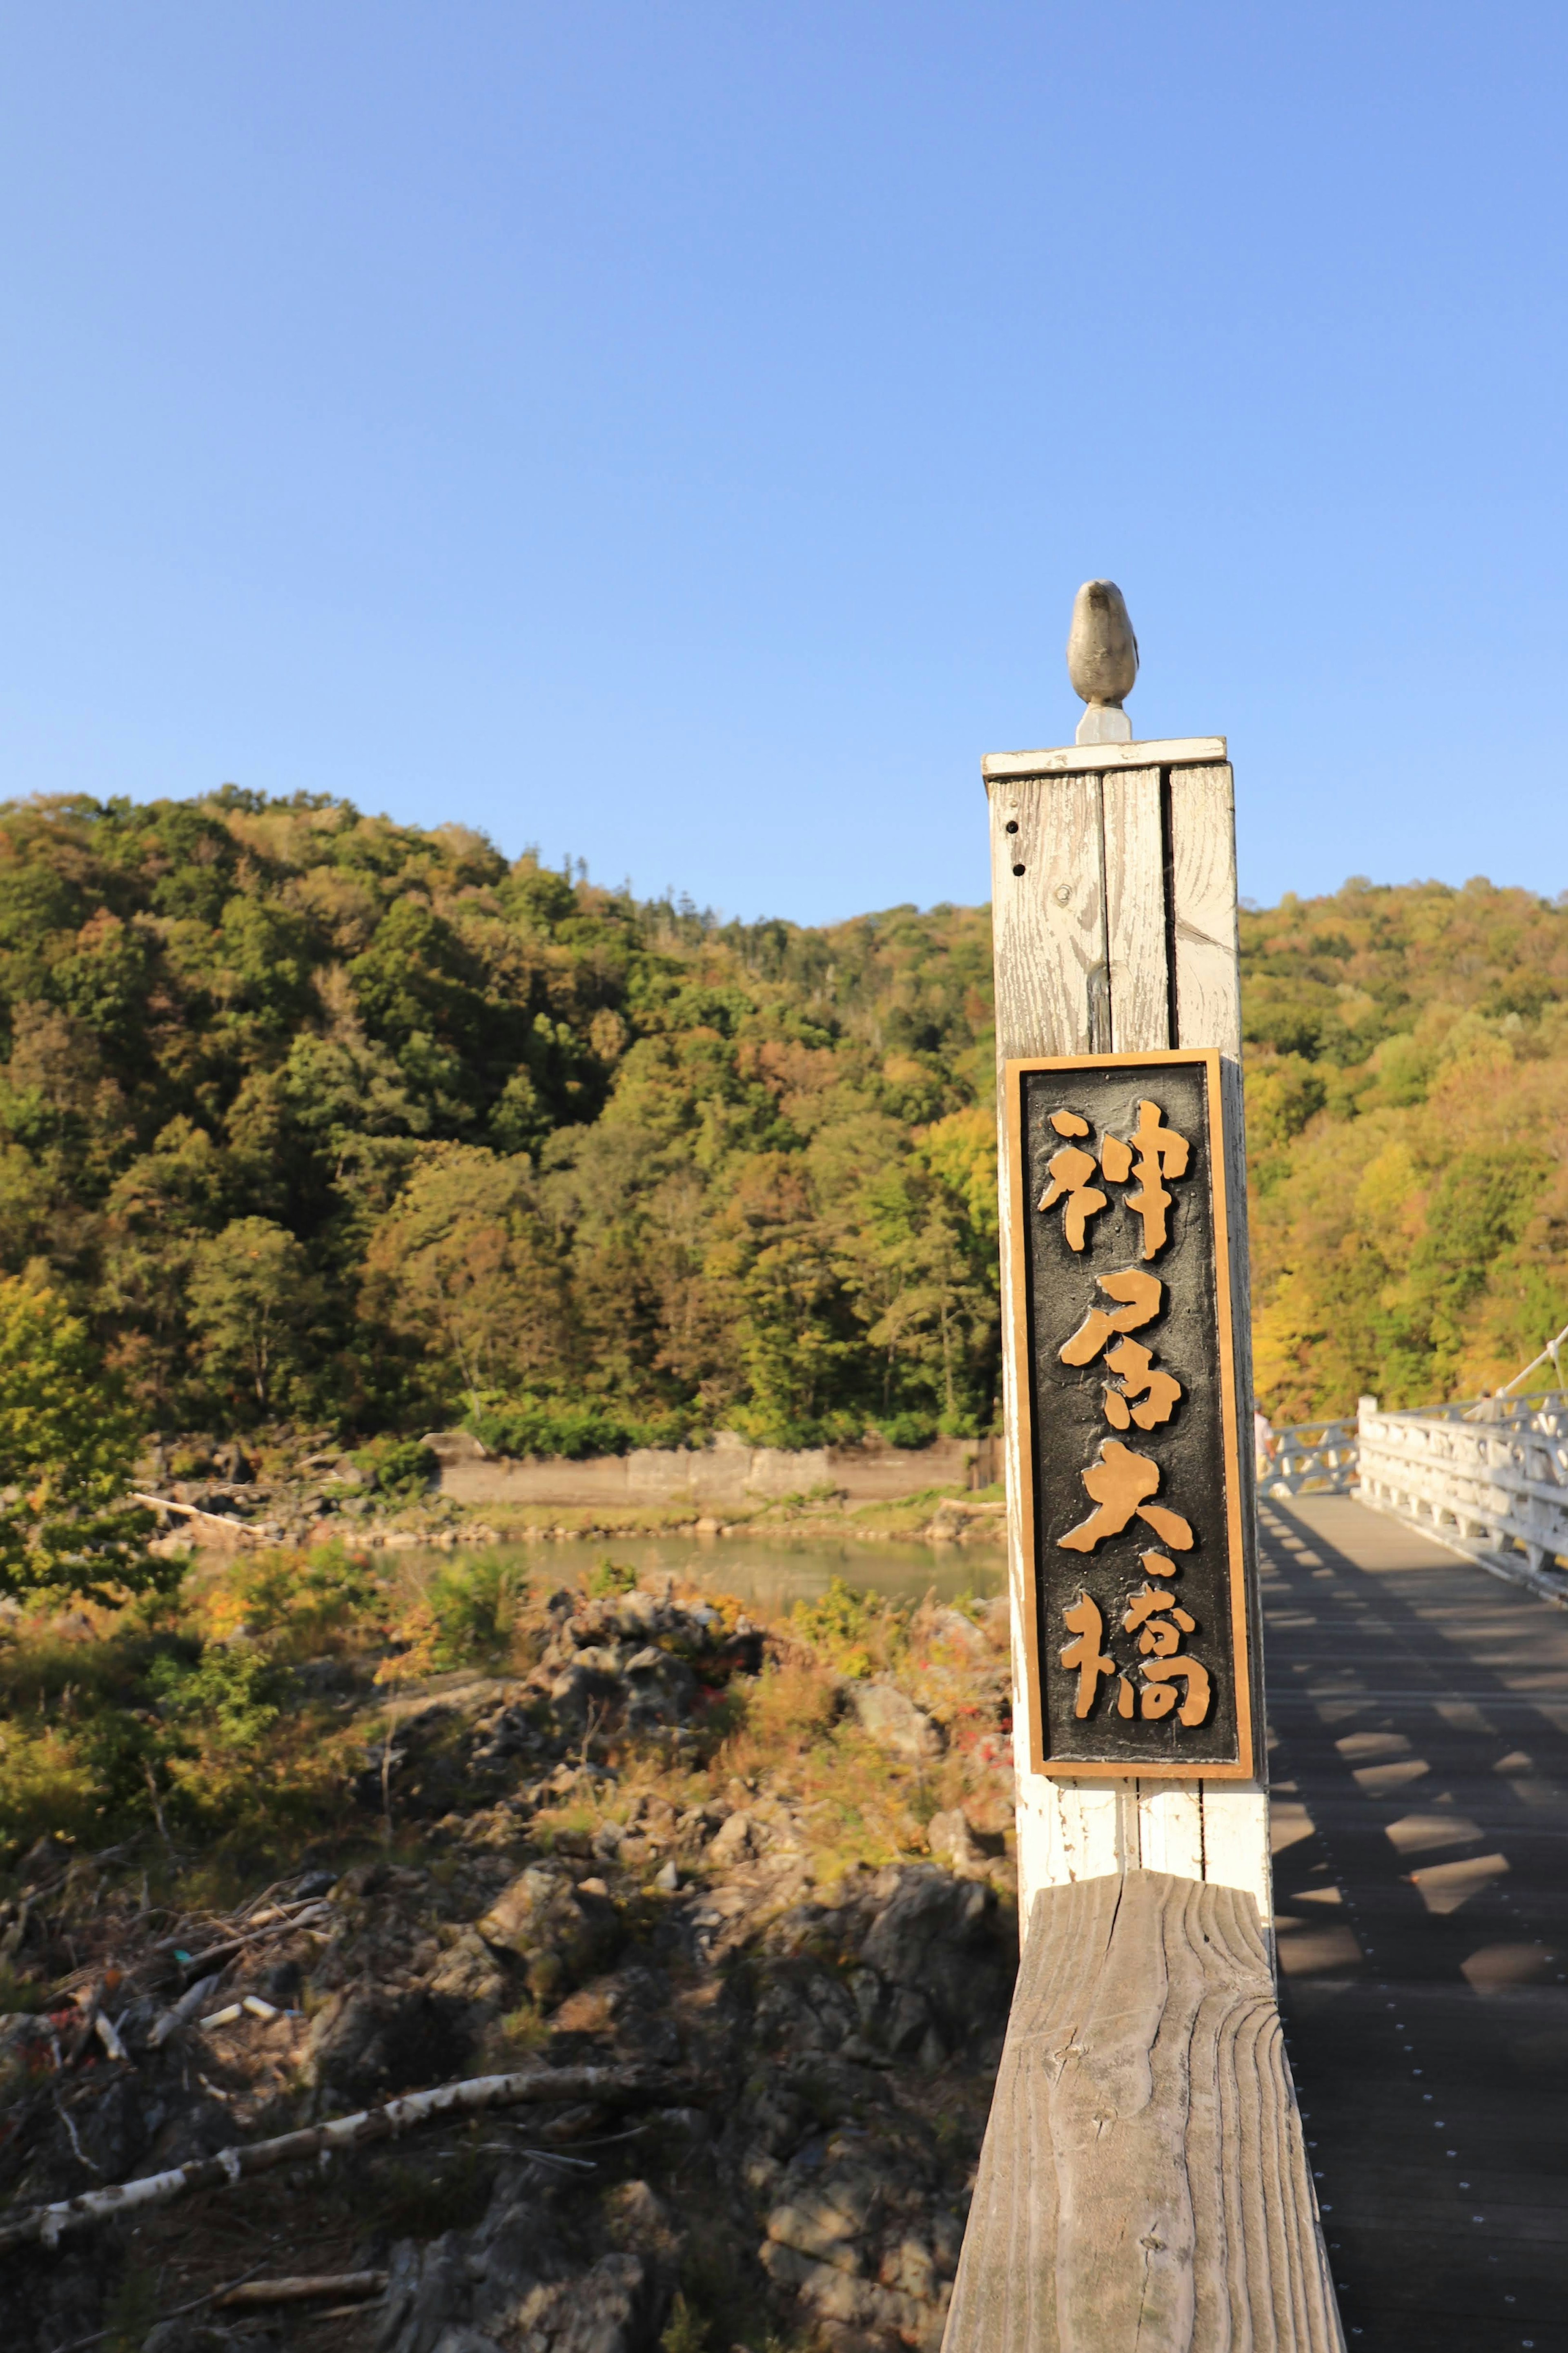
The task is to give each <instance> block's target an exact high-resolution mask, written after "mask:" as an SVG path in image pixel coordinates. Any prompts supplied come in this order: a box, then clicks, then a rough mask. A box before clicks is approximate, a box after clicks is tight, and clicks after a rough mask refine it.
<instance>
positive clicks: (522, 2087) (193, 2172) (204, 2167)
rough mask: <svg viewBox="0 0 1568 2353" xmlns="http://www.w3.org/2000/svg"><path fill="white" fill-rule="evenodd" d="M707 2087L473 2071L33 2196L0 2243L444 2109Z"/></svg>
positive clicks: (210, 2185) (49, 2232)
mask: <svg viewBox="0 0 1568 2353" xmlns="http://www.w3.org/2000/svg"><path fill="white" fill-rule="evenodd" d="M705 2093H706V2094H707V2095H708V2096H712V2092H711V2087H710V2086H708V2085H704V2084H701V2083H700V2082H699V2080H698V2079H697V2078H696V2077H694V2076H691V2075H678V2074H674V2073H668V2072H661V2071H659V2070H657V2069H638V2068H626V2067H531V2068H530V2069H529V2071H528V2073H527V2074H525V2075H470V2076H469V2077H468V2079H467V2080H466V2081H465V2082H463V2083H460V2084H438V2085H437V2087H436V2089H435V2090H434V2091H431V2092H410V2093H408V2094H405V2097H404V2098H402V2099H400V2100H387V2101H385V2102H384V2103H383V2105H381V2106H380V2107H375V2108H363V2109H361V2111H360V2112H359V2114H358V2115H357V2116H335V2117H333V2118H332V2120H331V2123H329V2124H324V2125H308V2126H304V2127H303V2128H302V2129H301V2130H300V2131H299V2132H291V2133H280V2134H279V2136H278V2137H277V2138H276V2139H275V2140H258V2141H252V2142H251V2143H250V2144H249V2146H248V2147H241V2148H222V2149H219V2151H218V2153H217V2155H216V2157H202V2158H192V2159H191V2161H190V2163H189V2164H188V2165H180V2166H176V2167H175V2168H174V2170H173V2171H172V2172H170V2173H148V2174H143V2175H142V2176H141V2178H140V2179H136V2180H132V2181H117V2182H111V2183H110V2186H109V2187H108V2188H107V2189H85V2190H83V2191H82V2192H81V2193H80V2195H79V2197H76V2198H62V2199H58V2200H56V2202H55V2203H54V2204H53V2205H50V2206H35V2207H34V2208H33V2209H32V2211H30V2212H28V2213H26V2214H18V2215H16V2217H15V2218H14V2219H12V2218H6V2219H4V2220H0V2252H4V2251H5V2249H7V2248H10V2247H21V2246H26V2245H27V2244H29V2243H30V2242H32V2241H34V2240H37V2241H38V2242H41V2243H42V2244H43V2245H44V2246H46V2247H54V2246H58V2243H59V2241H60V2239H61V2238H62V2237H63V2236H64V2234H65V2233H66V2232H68V2231H75V2230H79V2229H80V2228H81V2227H82V2225H83V2224H84V2223H88V2222H106V2221H110V2219H111V2218H112V2217H114V2216H115V2215H118V2214H126V2213H129V2212H130V2211H132V2209H133V2208H138V2207H142V2206H166V2205H167V2204H168V2203H169V2202H170V2200H173V2199H175V2198H183V2197H184V2196H185V2195H186V2193H187V2192H188V2191H190V2190H194V2189H219V2188H222V2187H224V2186H228V2187H229V2188H232V2187H233V2186H234V2184H235V2183H236V2182H238V2181H242V2180H243V2179H245V2178H246V2176H247V2175H248V2174H252V2173H270V2172H271V2171H272V2169H273V2168H274V2167H275V2166H279V2165H298V2164H299V2163H300V2160H301V2159H302V2158H308V2157H316V2158H321V2157H330V2156H331V2153H332V2151H333V2150H334V2149H352V2148H363V2147H365V2146H366V2145H367V2144H368V2143H370V2142H373V2141H382V2140H391V2139H392V2138H394V2137H395V2135H396V2134H398V2133H402V2132H406V2131H407V2130H408V2128H409V2126H411V2125H425V2124H435V2123H438V2122H439V2121H440V2120H441V2119H442V2118H443V2117H446V2116H471V2115H478V2114H479V2113H480V2112H482V2111H483V2110H484V2109H486V2108H513V2107H545V2106H552V2107H565V2106H575V2105H578V2104H579V2103H581V2102H584V2101H587V2102H591V2103H592V2104H593V2105H595V2106H598V2107H617V2106H618V2107H635V2106H636V2105H638V2104H639V2103H641V2102H645V2101H646V2102H647V2104H648V2105H651V2106H655V2107H659V2106H665V2105H670V2106H674V2105H691V2104H693V2103H695V2102H697V2101H700V2099H701V2098H702V2097H703V2096H704V2094H705Z"/></svg>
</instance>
